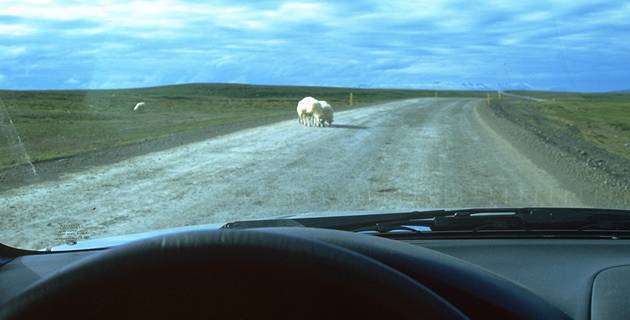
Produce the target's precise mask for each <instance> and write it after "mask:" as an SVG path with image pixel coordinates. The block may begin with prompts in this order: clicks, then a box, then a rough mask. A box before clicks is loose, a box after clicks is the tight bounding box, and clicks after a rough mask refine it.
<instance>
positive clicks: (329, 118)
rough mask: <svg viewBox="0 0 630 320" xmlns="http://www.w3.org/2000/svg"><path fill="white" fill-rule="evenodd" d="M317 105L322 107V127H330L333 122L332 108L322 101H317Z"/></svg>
mask: <svg viewBox="0 0 630 320" xmlns="http://www.w3.org/2000/svg"><path fill="white" fill-rule="evenodd" d="M319 104H320V105H321V106H322V111H323V113H324V117H323V125H324V126H327V127H330V125H331V124H332V122H333V114H334V110H333V108H332V106H331V105H330V104H329V103H328V102H326V101H324V100H321V101H319Z"/></svg>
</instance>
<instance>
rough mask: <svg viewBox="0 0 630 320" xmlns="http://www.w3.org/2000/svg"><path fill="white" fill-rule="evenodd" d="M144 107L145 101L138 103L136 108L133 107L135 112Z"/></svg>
mask: <svg viewBox="0 0 630 320" xmlns="http://www.w3.org/2000/svg"><path fill="white" fill-rule="evenodd" d="M143 105H144V101H140V102H138V103H136V106H135V107H133V111H137V110H138V109H140V107H142V106H143Z"/></svg>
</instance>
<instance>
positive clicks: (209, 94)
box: [0, 84, 483, 169]
mask: <svg viewBox="0 0 630 320" xmlns="http://www.w3.org/2000/svg"><path fill="white" fill-rule="evenodd" d="M350 92H352V93H353V101H354V103H353V106H349V105H348V97H349V94H350ZM309 95H311V96H314V97H316V98H318V99H322V100H327V101H329V102H330V103H331V104H332V105H333V107H334V108H335V110H344V109H348V108H354V107H357V106H362V105H366V104H372V103H377V102H384V101H390V100H397V99H407V98H414V97H427V96H434V95H435V92H434V91H417V90H380V89H378V90H377V89H349V88H326V87H290V86H254V85H233V84H186V85H174V86H164V87H154V88H142V89H123V90H75V91H7V90H0V169H3V168H8V167H12V166H17V165H20V164H24V163H26V162H27V161H33V162H37V161H42V160H49V159H56V158H63V157H68V156H73V155H77V154H81V153H84V152H89V151H92V150H99V149H103V148H111V147H116V146H120V145H126V144H132V143H137V142H141V141H146V140H150V139H159V138H160V137H164V136H168V135H172V134H177V133H185V132H188V131H192V130H196V129H202V128H207V127H211V126H218V125H231V124H234V125H238V124H242V123H256V121H257V119H263V118H264V119H267V123H268V122H269V121H275V120H282V119H290V118H294V117H295V105H296V103H297V101H298V100H299V99H301V98H303V97H305V96H309ZM438 95H439V96H441V97H443V96H471V95H473V96H482V95H483V94H482V93H480V92H445V91H442V92H439V93H438ZM140 101H144V102H146V105H145V106H144V107H142V109H141V110H140V111H136V112H134V111H133V110H132V109H133V107H134V105H135V104H136V103H138V102H140ZM27 155H28V157H29V158H30V159H29V158H27Z"/></svg>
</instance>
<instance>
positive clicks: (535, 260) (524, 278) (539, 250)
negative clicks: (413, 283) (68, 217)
mask: <svg viewBox="0 0 630 320" xmlns="http://www.w3.org/2000/svg"><path fill="white" fill-rule="evenodd" d="M407 242H408V243H410V244H414V245H418V246H422V247H425V248H429V249H432V250H435V251H438V252H441V253H444V254H447V255H450V256H453V257H456V258H459V259H462V260H466V261H468V262H471V263H473V264H476V265H478V266H481V267H483V268H485V269H487V270H490V271H491V272H493V273H495V274H497V275H499V276H502V277H504V278H508V279H510V280H512V281H514V282H516V283H518V284H520V285H522V286H523V287H525V288H527V289H529V290H530V291H532V292H533V293H535V294H537V295H538V296H540V297H542V298H543V299H545V300H547V301H548V302H549V303H551V304H552V305H554V306H556V307H557V308H558V309H560V310H561V311H563V312H564V313H566V314H567V315H568V316H570V317H571V318H574V319H591V318H592V319H604V318H606V319H610V318H623V316H624V310H625V309H624V308H625V306H626V305H628V304H627V303H626V302H627V301H628V298H627V295H625V296H622V294H624V293H627V292H628V291H629V288H630V268H628V267H624V266H630V240H608V239H601V240H559V239H540V240H496V239H488V240H468V239H458V240H411V241H407ZM97 252H98V251H94V250H92V251H79V252H60V253H52V254H51V253H45V254H39V255H30V256H22V257H19V258H16V259H14V260H12V261H11V262H9V263H7V264H5V265H3V266H2V267H0V306H1V305H2V304H3V303H5V302H6V301H8V300H9V299H10V298H12V297H14V296H16V295H17V294H19V293H20V292H22V290H24V289H25V288H27V287H28V286H29V285H30V284H32V283H34V282H35V281H37V280H38V279H40V278H42V277H45V276H47V275H50V274H51V273H53V272H55V271H56V270H59V269H60V268H63V267H64V266H66V265H68V264H71V263H72V262H75V261H78V260H80V259H83V258H85V257H87V256H90V255H92V254H94V253H97ZM616 267H622V268H619V269H618V268H616ZM608 271H615V272H608ZM600 274H601V275H602V276H601V277H600V276H599V275H600ZM600 278H601V281H600V280H599V279H600ZM594 283H595V285H594ZM593 288H595V290H593Z"/></svg>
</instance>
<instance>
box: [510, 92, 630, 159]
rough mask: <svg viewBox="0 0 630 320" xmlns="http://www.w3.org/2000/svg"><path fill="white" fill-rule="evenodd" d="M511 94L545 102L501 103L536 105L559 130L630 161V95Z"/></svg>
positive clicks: (514, 99) (514, 100)
mask: <svg viewBox="0 0 630 320" xmlns="http://www.w3.org/2000/svg"><path fill="white" fill-rule="evenodd" d="M512 93H514V94H518V95H524V96H530V97H536V98H540V99H544V100H543V101H541V102H531V101H526V100H523V99H518V98H503V99H502V100H504V102H505V103H508V104H509V105H511V106H513V107H519V106H520V107H523V106H524V105H532V104H533V105H534V106H535V107H536V109H537V110H538V111H540V113H541V114H542V115H544V117H545V118H546V119H549V120H551V123H553V124H554V125H556V126H557V127H558V128H565V129H567V130H570V131H571V132H574V133H575V134H577V135H579V136H580V137H581V138H582V139H584V140H585V141H587V142H589V143H592V144H594V145H596V146H598V147H600V148H602V149H604V150H606V151H608V152H611V153H614V154H617V155H620V156H623V157H625V158H627V159H630V147H629V146H630V93H561V92H535V91H527V92H512ZM532 121H535V119H532ZM533 124H534V125H536V124H535V123H533Z"/></svg>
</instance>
